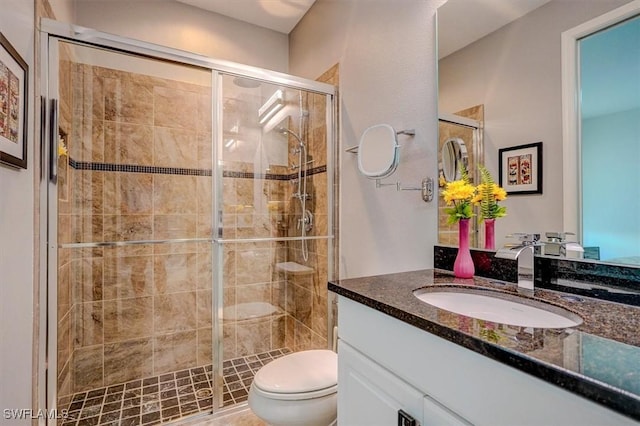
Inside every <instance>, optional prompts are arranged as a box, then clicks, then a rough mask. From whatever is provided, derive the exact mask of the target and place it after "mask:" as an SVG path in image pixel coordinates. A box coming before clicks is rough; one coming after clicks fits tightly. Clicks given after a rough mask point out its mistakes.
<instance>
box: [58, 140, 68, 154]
mask: <svg viewBox="0 0 640 426" xmlns="http://www.w3.org/2000/svg"><path fill="white" fill-rule="evenodd" d="M67 155H69V151H67V147H66V146H65V145H64V141H63V140H62V139H60V141H58V157H62V156H67Z"/></svg>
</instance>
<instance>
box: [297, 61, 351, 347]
mask: <svg viewBox="0 0 640 426" xmlns="http://www.w3.org/2000/svg"><path fill="white" fill-rule="evenodd" d="M338 80H339V68H338V65H335V66H333V67H332V68H330V69H329V70H327V71H326V72H325V73H324V74H323V75H322V76H320V77H319V78H318V81H322V82H325V83H329V84H333V85H334V86H337V85H338V82H339V81H338ZM304 95H305V96H304V98H303V102H304V105H305V106H304V108H305V109H306V110H308V111H309V117H311V118H312V119H311V120H309V123H308V126H307V128H306V129H305V130H306V133H304V134H303V135H301V137H302V139H303V140H305V141H307V147H308V154H309V160H313V163H311V167H312V168H316V167H322V166H324V167H325V168H326V166H327V134H326V128H327V127H326V113H325V110H326V99H325V97H324V96H321V95H317V94H313V93H305V94H304ZM289 143H290V148H292V146H293V144H295V141H293V140H290V141H289ZM291 151H292V150H291V149H290V150H289V152H290V153H291ZM294 157H295V156H294V155H293V154H290V158H289V162H290V163H296V162H297V157H296V158H294ZM336 182H337V179H336ZM326 188H327V173H326V171H325V172H324V173H316V174H313V175H311V176H310V178H309V179H308V182H307V192H308V193H309V194H310V195H311V198H310V199H309V200H308V201H307V206H306V207H307V208H308V209H309V210H311V212H312V213H313V215H314V227H313V229H312V230H311V232H310V233H309V235H310V236H314V235H329V234H333V233H334V232H335V230H331V229H328V223H329V220H328V215H329V214H331V212H329V208H328V205H329V200H328V194H327V191H326ZM287 190H288V191H287V197H286V200H287V211H288V212H290V214H291V215H292V216H293V217H294V220H295V221H297V219H298V218H299V217H300V214H301V210H300V204H299V202H298V200H296V199H293V198H292V197H291V194H292V193H293V191H294V190H295V186H292V185H289V186H288V187H287ZM290 231H291V232H292V234H291V235H292V236H293V235H299V232H300V231H299V230H297V229H296V226H295V224H292V226H291V227H290ZM296 232H297V233H298V234H296ZM328 244H335V243H334V242H333V241H330V240H329V241H327V240H309V241H308V248H309V257H308V261H306V262H305V261H304V258H303V256H302V245H301V243H300V242H291V243H289V245H288V249H287V259H288V260H289V261H293V262H296V263H300V264H305V265H308V266H310V267H311V268H312V270H313V271H312V272H311V273H310V274H307V275H305V274H286V275H285V278H286V284H287V286H286V305H285V309H286V311H287V313H288V316H287V318H286V321H287V322H286V332H285V345H286V347H289V348H291V349H293V350H294V351H298V350H305V349H312V348H327V346H328V343H327V336H328V290H327V281H328V269H327V268H328V265H329V259H328V248H329V245H328Z"/></svg>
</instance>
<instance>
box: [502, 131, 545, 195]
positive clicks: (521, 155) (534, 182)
mask: <svg viewBox="0 0 640 426" xmlns="http://www.w3.org/2000/svg"><path fill="white" fill-rule="evenodd" d="M498 170H499V171H500V174H499V183H500V186H502V187H503V188H504V189H505V191H507V194H509V195H525V194H542V142H535V143H530V144H526V145H518V146H512V147H509V148H501V149H500V150H499V151H498Z"/></svg>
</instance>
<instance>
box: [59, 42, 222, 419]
mask: <svg viewBox="0 0 640 426" xmlns="http://www.w3.org/2000/svg"><path fill="white" fill-rule="evenodd" d="M49 49H50V72H49V82H50V86H49V87H50V88H49V91H50V95H51V97H52V98H56V99H58V108H57V111H58V120H57V126H56V127H57V128H56V131H57V132H58V133H59V135H58V136H59V143H58V152H57V154H58V156H57V157H58V158H57V182H56V183H55V184H54V183H52V184H51V186H50V188H51V189H50V195H49V199H50V200H51V202H50V205H51V212H50V214H51V216H50V217H55V226H52V227H51V229H50V231H49V232H50V236H49V239H50V241H52V242H56V243H55V247H57V249H56V250H55V251H54V252H53V253H51V254H50V257H51V258H52V259H55V260H53V262H54V264H55V265H57V266H56V267H55V274H54V276H57V285H56V287H55V288H52V289H50V295H51V296H52V299H51V300H52V301H53V303H54V306H53V307H52V312H55V318H54V320H53V323H52V324H51V325H50V327H52V328H53V330H51V331H50V336H52V337H53V336H56V337H55V340H54V341H55V342H56V344H55V345H53V346H54V348H55V349H54V350H51V351H50V354H49V359H50V365H52V362H51V361H52V360H56V362H55V363H53V365H54V367H55V370H56V371H57V373H55V377H53V380H52V382H53V383H56V385H55V394H56V395H57V406H58V409H59V410H63V409H64V410H68V413H69V417H70V418H72V419H80V420H81V423H86V424H107V423H109V424H111V423H113V422H115V423H118V424H147V423H160V422H166V421H170V420H174V419H177V418H180V417H183V416H186V415H190V414H194V413H197V412H202V411H209V410H211V409H212V407H214V406H215V405H217V404H216V402H215V401H214V398H213V396H214V395H213V393H214V392H213V391H214V378H215V374H213V372H212V370H213V366H214V365H216V364H215V363H214V362H213V355H214V354H213V351H212V347H213V343H212V333H213V330H212V325H213V324H212V310H211V306H212V297H213V296H212V282H213V279H212V271H213V267H212V245H211V240H212V219H211V218H212V176H211V175H212V173H211V169H212V149H211V146H212V144H211V141H212V134H211V132H212V125H211V124H212V123H211V121H212V120H211V116H212V113H211V105H212V89H211V79H212V72H211V71H210V70H207V69H200V68H195V67H190V66H186V65H177V64H175V63H169V62H163V61H160V60H152V59H148V58H142V57H138V56H134V55H127V54H123V53H117V52H114V51H108V50H103V49H99V48H95V47H89V46H84V45H80V44H74V43H70V42H63V41H58V40H57V39H55V38H52V39H50V45H49ZM54 285H55V282H54Z"/></svg>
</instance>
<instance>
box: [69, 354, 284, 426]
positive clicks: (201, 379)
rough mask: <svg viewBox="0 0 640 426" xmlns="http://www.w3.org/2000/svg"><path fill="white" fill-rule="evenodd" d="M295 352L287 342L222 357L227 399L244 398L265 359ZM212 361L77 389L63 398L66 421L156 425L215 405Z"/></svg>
mask: <svg viewBox="0 0 640 426" xmlns="http://www.w3.org/2000/svg"><path fill="white" fill-rule="evenodd" d="M288 353H291V350H290V349H288V348H283V349H275V350H272V351H269V352H263V353H260V354H255V355H250V356H246V357H240V358H234V359H230V360H226V361H224V362H223V364H222V367H223V379H224V380H223V394H222V400H223V405H224V406H225V407H226V406H230V405H234V404H238V403H241V402H244V401H246V400H247V399H248V397H249V388H250V386H251V383H252V382H253V376H254V375H255V374H256V372H257V371H258V370H259V369H260V368H261V367H262V366H263V365H265V364H267V363H269V362H271V361H273V360H274V359H276V358H279V357H281V356H283V355H286V354H288ZM213 393H214V390H213V387H212V366H211V365H206V366H201V367H195V368H191V369H188V370H182V371H176V372H174V373H168V374H162V375H159V376H154V377H147V378H144V379H140V380H133V381H130V382H127V383H122V384H118V385H112V386H108V387H105V388H100V389H93V390H90V391H87V392H79V393H76V394H74V395H72V396H70V397H64V398H61V399H60V400H59V403H58V406H59V409H61V410H66V412H67V417H66V418H65V419H64V420H62V421H60V422H59V424H60V425H62V426H70V425H74V426H91V425H100V426H104V425H130V426H134V425H135V426H137V425H152V424H158V423H163V422H167V421H171V420H176V419H178V418H181V417H185V416H189V415H192V414H195V413H198V412H202V411H209V410H211V409H212V408H213V407H214V404H215V403H214V398H213V397H214V394H213Z"/></svg>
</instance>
